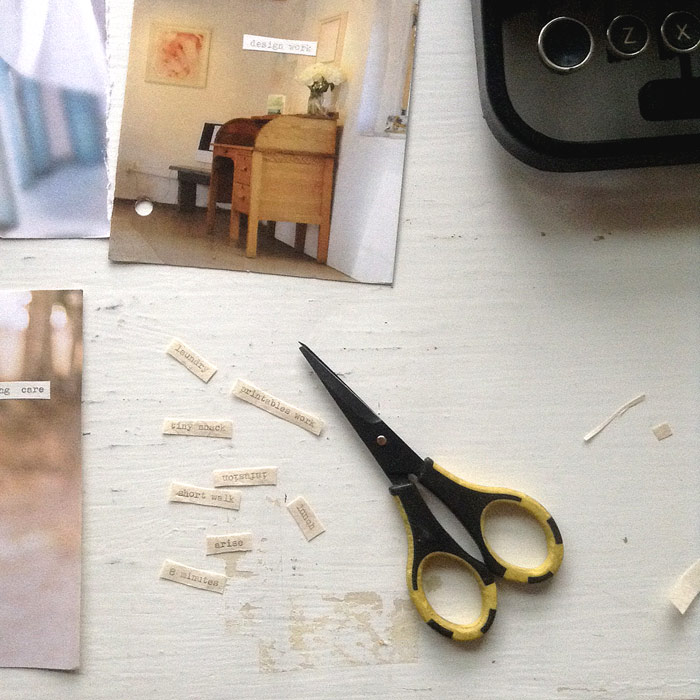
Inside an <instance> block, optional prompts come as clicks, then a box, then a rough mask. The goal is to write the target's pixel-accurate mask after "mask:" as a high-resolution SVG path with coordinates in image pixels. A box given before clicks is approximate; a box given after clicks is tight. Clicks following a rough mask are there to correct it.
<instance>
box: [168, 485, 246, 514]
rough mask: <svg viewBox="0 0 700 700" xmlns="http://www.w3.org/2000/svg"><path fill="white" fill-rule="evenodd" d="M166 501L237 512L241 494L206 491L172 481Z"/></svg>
mask: <svg viewBox="0 0 700 700" xmlns="http://www.w3.org/2000/svg"><path fill="white" fill-rule="evenodd" d="M168 500H169V501H172V502H173V503H194V504H195V505H198V506H213V507H214V508H228V509H229V510H238V509H239V508H240V507H241V494H240V492H238V491H222V490H221V489H207V488H201V487H199V486H190V485H189V484H179V483H177V482H176V481H173V482H172V483H171V484H170V490H169V491H168Z"/></svg>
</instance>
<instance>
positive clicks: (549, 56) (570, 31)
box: [537, 17, 593, 73]
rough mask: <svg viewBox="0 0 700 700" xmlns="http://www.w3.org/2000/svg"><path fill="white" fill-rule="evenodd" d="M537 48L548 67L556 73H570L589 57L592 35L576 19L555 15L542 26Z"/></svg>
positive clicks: (591, 51)
mask: <svg viewBox="0 0 700 700" xmlns="http://www.w3.org/2000/svg"><path fill="white" fill-rule="evenodd" d="M537 49H538V50H539V53H540V58H541V59H542V62H543V63H544V64H545V65H546V66H547V67H548V68H551V69H552V70H553V71H556V72H557V73H570V72H571V71H573V70H576V69H577V68H580V67H581V66H582V65H584V63H586V62H587V61H588V59H589V58H590V57H591V54H592V53H593V35H592V34H591V32H590V30H589V29H588V27H587V26H586V25H585V24H583V23H582V22H579V21H578V20H577V19H572V18H571V17H556V18H555V19H553V20H550V21H549V22H547V24H545V25H544V27H542V30H541V31H540V36H539V38H538V40H537Z"/></svg>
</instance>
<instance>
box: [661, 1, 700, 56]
mask: <svg viewBox="0 0 700 700" xmlns="http://www.w3.org/2000/svg"><path fill="white" fill-rule="evenodd" d="M661 38H662V39H663V40H664V44H666V46H668V48H669V49H671V51H675V52H676V53H690V52H691V51H694V50H695V49H696V48H697V47H698V46H700V19H698V18H697V17H696V16H695V15H694V14H693V13H692V12H685V11H679V12H671V14H669V15H667V16H666V19H665V20H664V21H663V24H662V25H661Z"/></svg>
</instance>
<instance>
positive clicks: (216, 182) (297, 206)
mask: <svg viewBox="0 0 700 700" xmlns="http://www.w3.org/2000/svg"><path fill="white" fill-rule="evenodd" d="M337 129H338V123H337V121H336V120H335V119H328V118H319V117H310V116H306V115H298V116H297V115H281V116H277V117H274V118H269V117H268V118H265V117H261V118H253V119H232V120H231V121H228V122H226V124H224V125H223V126H222V127H221V128H220V129H219V132H218V134H217V135H216V139H215V141H214V153H213V162H212V172H211V185H210V187H209V200H208V204H207V231H208V232H211V231H212V230H213V228H214V222H215V218H216V205H217V202H231V221H230V228H229V233H230V237H231V239H232V240H238V234H239V227H240V215H241V214H247V215H248V235H247V239H246V255H247V256H248V257H255V255H256V252H257V242H258V223H259V222H260V221H261V220H267V221H274V222H276V221H291V222H294V223H296V224H297V228H299V225H304V224H318V226H319V234H318V251H317V254H316V259H317V260H318V262H320V263H325V262H326V260H327V258H328V239H329V236H330V227H331V199H332V196H333V172H334V167H335V155H336V138H337Z"/></svg>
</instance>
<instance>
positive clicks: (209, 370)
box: [165, 338, 217, 384]
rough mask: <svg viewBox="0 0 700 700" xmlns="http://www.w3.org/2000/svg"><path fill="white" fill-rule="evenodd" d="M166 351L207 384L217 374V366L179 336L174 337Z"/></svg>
mask: <svg viewBox="0 0 700 700" xmlns="http://www.w3.org/2000/svg"><path fill="white" fill-rule="evenodd" d="M165 352H166V353H167V354H168V355H170V357H172V358H174V359H175V360H177V361H178V362H179V363H180V364H181V365H182V366H183V367H185V368H186V369H188V370H189V371H190V372H192V374H194V376H195V377H197V378H198V379H201V380H202V381H203V382H204V383H205V384H206V383H207V382H208V381H209V380H210V379H211V378H212V377H213V376H214V375H215V374H216V371H217V368H216V367H215V366H214V365H213V364H211V362H208V361H207V360H205V359H204V358H203V357H202V356H201V355H200V354H199V353H198V352H197V351H196V350H193V349H192V348H191V347H189V345H186V344H185V343H183V342H182V341H181V340H180V339H179V338H173V339H172V340H171V341H170V345H168V347H167V348H166V349H165Z"/></svg>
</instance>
